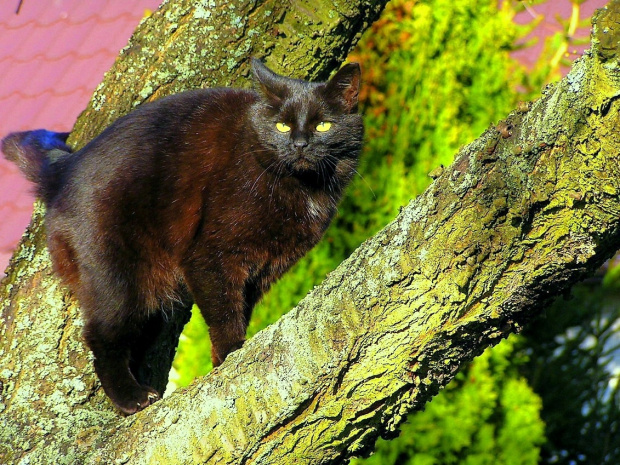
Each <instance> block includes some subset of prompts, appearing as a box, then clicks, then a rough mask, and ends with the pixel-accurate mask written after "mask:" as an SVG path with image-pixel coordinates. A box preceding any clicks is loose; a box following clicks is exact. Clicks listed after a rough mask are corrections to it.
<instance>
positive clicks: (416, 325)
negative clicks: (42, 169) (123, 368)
mask: <svg viewBox="0 0 620 465" xmlns="http://www.w3.org/2000/svg"><path fill="white" fill-rule="evenodd" d="M179 3H180V4H185V3H189V2H179ZM205 3H206V2H205ZM325 4H326V5H327V2H325ZM332 4H333V2H329V6H330V7H331V5H332ZM267 5H269V6H267ZM275 5H276V4H275V3H265V4H261V5H256V4H252V5H248V4H244V5H242V6H241V7H239V8H245V10H243V9H241V10H238V13H237V15H233V16H231V17H230V20H229V21H228V22H224V23H223V24H226V25H227V26H222V25H220V22H221V21H223V19H222V18H218V19H217V20H214V21H216V22H214V23H213V24H214V25H215V26H217V29H216V30H215V31H216V32H218V33H219V35H220V37H228V35H227V34H228V33H229V32H230V33H231V34H232V32H231V31H232V30H233V29H234V28H236V27H238V28H239V31H238V33H239V34H245V35H244V36H243V38H239V37H238V41H237V42H234V43H235V44H237V50H239V51H240V52H239V53H240V55H239V56H238V57H232V56H225V57H223V58H213V57H208V58H205V61H206V62H207V64H206V65H205V67H204V68H203V67H199V66H196V67H194V66H193V65H183V66H182V68H183V69H185V70H195V73H189V74H192V75H191V76H190V77H188V78H187V81H184V82H187V85H189V86H195V85H200V82H201V81H200V78H199V75H208V74H209V73H210V72H209V73H208V72H207V70H209V69H211V70H213V69H217V70H218V71H215V72H214V74H217V73H220V72H221V74H218V76H220V77H217V78H215V79H216V80H215V81H211V82H210V84H212V83H218V84H223V83H227V82H232V80H230V78H228V77H227V76H228V75H229V74H238V73H243V72H244V69H245V68H244V67H240V68H239V69H236V66H237V63H242V62H244V61H243V60H244V58H245V57H247V56H248V55H250V54H256V55H260V53H258V52H257V48H254V47H261V49H262V50H264V52H265V53H270V60H271V61H268V63H269V64H271V65H274V64H275V63H278V62H279V63H290V64H292V65H293V69H299V70H300V76H302V77H303V76H304V74H305V75H309V76H321V77H324V75H325V72H326V70H328V69H330V68H333V66H334V65H335V63H336V62H337V61H338V60H339V59H341V58H342V57H343V56H344V55H345V54H346V51H347V49H348V47H350V45H351V44H352V43H353V42H354V41H355V40H351V39H346V37H349V38H350V37H352V36H353V35H356V34H358V32H359V31H361V30H362V29H363V27H364V26H363V25H362V23H363V22H364V21H366V22H367V21H369V20H371V19H372V18H374V17H375V16H376V14H377V13H378V11H379V10H380V8H381V5H378V4H377V5H375V4H373V5H370V4H364V5H363V6H362V7H361V10H362V11H363V12H362V13H358V14H357V16H355V15H354V14H353V12H352V11H344V9H343V8H340V7H338V6H336V7H334V9H333V11H334V12H337V13H334V14H337V15H339V16H338V18H340V19H338V20H335V19H333V16H332V14H329V13H325V14H319V13H309V12H311V11H314V8H317V9H318V8H319V5H318V3H316V2H314V3H313V5H315V6H312V7H310V6H307V5H306V6H305V7H303V8H302V7H301V6H299V5H302V4H301V3H295V5H296V6H297V7H299V10H298V12H297V13H294V12H288V13H287V12H285V10H284V7H282V8H280V9H278V8H277V7H276V6H275ZM166 7H167V8H168V10H169V13H164V12H162V13H159V14H158V15H157V16H156V17H155V18H153V20H152V21H153V23H150V22H148V21H147V22H145V23H143V24H142V25H141V31H142V33H144V32H148V31H155V30H157V31H165V34H166V36H165V38H164V39H163V40H161V43H162V44H168V46H170V51H163V50H162V51H155V50H156V47H155V46H151V45H147V44H146V42H141V41H140V40H138V39H136V38H134V39H133V40H132V44H133V45H131V44H130V47H129V48H128V49H127V50H126V52H125V55H124V56H122V57H121V61H119V62H118V63H117V64H116V65H115V68H114V69H117V70H124V71H123V72H129V74H132V72H134V71H135V69H138V68H133V69H134V71H132V66H137V65H129V64H123V61H122V60H123V59H124V58H127V56H128V55H129V57H128V58H127V59H133V58H134V57H133V55H132V54H134V53H135V54H140V53H144V54H145V55H146V56H152V57H153V58H154V60H155V61H154V62H153V63H152V64H149V65H146V66H147V67H148V68H147V69H149V70H152V73H151V72H150V71H149V73H150V75H151V76H152V80H151V79H150V78H144V79H136V80H135V82H136V84H135V86H134V87H131V86H132V84H131V83H128V84H122V88H123V89H130V90H127V93H126V95H127V98H126V100H127V102H128V103H126V104H122V103H121V102H122V101H124V100H125V97H124V95H125V93H121V91H120V90H118V89H119V88H121V87H120V86H118V85H117V86H114V85H113V84H109V85H106V87H104V88H102V89H100V90H99V92H98V93H97V94H96V96H95V98H94V99H93V102H95V103H91V106H90V107H89V110H87V112H86V113H85V114H84V115H82V117H81V119H80V121H81V122H78V126H76V127H77V128H78V130H77V135H75V136H74V141H75V142H76V143H77V144H78V145H79V144H81V143H83V142H84V141H85V139H87V138H88V137H90V136H92V135H93V134H95V133H97V132H99V130H101V128H103V127H104V126H105V125H106V124H107V123H108V122H109V121H110V120H111V119H110V118H112V119H113V118H114V116H117V115H119V114H120V113H124V112H126V111H128V110H129V109H130V108H131V107H132V105H133V104H134V103H133V102H136V101H140V99H139V98H138V99H137V100H136V97H135V96H136V95H139V94H140V90H143V91H144V92H143V93H144V95H145V96H147V95H148V94H152V93H153V91H154V90H155V89H158V90H157V92H156V94H157V95H160V92H161V95H163V93H165V92H168V91H170V92H173V91H177V90H181V88H183V87H184V86H185V85H186V84H179V85H180V87H176V86H177V79H169V78H167V77H165V76H164V75H165V74H166V73H164V72H162V74H159V73H158V71H157V70H158V68H159V67H160V66H164V65H162V63H164V62H165V61H166V60H164V58H165V56H167V55H168V54H172V56H173V57H177V60H176V61H177V62H178V63H182V62H183V60H185V58H183V59H181V58H179V57H186V56H187V55H188V52H187V51H185V52H183V53H181V52H180V51H176V52H175V46H182V44H183V43H185V42H187V43H188V44H189V48H190V49H191V50H192V51H191V53H189V55H198V56H200V55H201V53H202V50H212V48H209V49H206V48H201V47H197V46H196V45H195V43H196V40H194V41H193V42H192V41H188V39H186V38H184V37H183V36H182V34H190V35H189V36H188V37H190V36H194V37H195V34H194V33H193V32H190V31H191V30H192V29H193V28H194V27H195V25H194V26H190V24H194V22H195V21H199V23H200V21H202V19H196V18H205V19H206V21H209V20H210V19H211V18H213V17H214V15H215V12H213V13H211V14H209V13H210V10H207V9H201V8H199V7H196V8H189V7H186V8H185V9H184V7H180V10H179V11H182V12H183V14H182V13H175V11H176V6H175V5H172V4H171V3H170V2H169V3H168V4H167V5H166ZM266 8H269V11H271V13H270V14H267V13H266V12H267V11H268V10H267V9H266ZM306 8H307V9H308V11H309V12H308V11H306V10H305V9H306ZM347 8H349V9H350V8H351V7H347ZM278 11H279V13H278ZM320 11H324V10H320ZM325 11H327V10H325ZM241 12H243V13H241ZM302 12H303V13H302ZM218 14H220V13H218ZM221 14H223V13H221ZM306 14H310V18H311V19H310V20H307V19H304V20H297V19H296V18H306V16H304V15H306ZM297 15H299V16H297ZM272 16H274V18H275V19H274V21H275V22H274V24H277V26H275V25H271V26H264V21H266V20H270V19H269V18H272ZM190 17H192V18H193V19H192V20H191V21H189V18H190ZM361 18H365V19H361ZM186 20H187V21H189V22H185V21H186ZM249 21H254V22H253V23H252V24H253V26H252V27H250V26H249ZM306 21H307V22H306ZM239 22H242V23H243V24H241V25H238V23H239ZM308 23H310V26H308ZM319 23H320V26H319ZM596 23H597V24H596V27H595V32H594V36H593V49H592V52H590V53H588V54H586V56H585V57H584V58H582V59H581V60H580V61H579V62H577V63H576V65H575V66H574V68H573V70H572V71H571V73H570V74H569V75H568V76H567V77H566V78H565V79H564V80H563V81H562V82H561V83H559V84H557V85H556V86H554V87H549V88H547V89H546V90H545V92H544V95H543V97H542V98H541V99H540V100H538V101H537V102H535V103H534V104H532V105H531V106H530V105H523V108H520V109H518V110H516V111H515V112H513V113H512V114H511V115H509V116H508V118H507V119H506V120H505V121H503V122H500V124H498V126H497V127H492V128H489V130H487V131H486V132H485V133H484V134H483V135H482V136H481V137H480V138H479V139H478V140H476V141H474V142H473V143H472V144H470V145H468V146H467V147H465V148H463V149H462V151H461V152H460V153H459V154H458V156H457V158H456V161H455V163H454V164H453V165H452V166H450V167H449V168H446V169H444V170H443V172H442V173H436V174H437V175H438V177H437V179H436V180H435V182H434V183H433V184H432V185H431V187H430V188H429V189H428V190H427V191H426V192H425V193H424V194H423V195H421V196H420V197H419V198H417V199H416V200H415V201H413V202H411V203H410V204H409V205H408V206H407V207H405V208H403V210H402V211H401V213H400V215H399V216H398V217H397V218H396V219H395V220H394V221H393V222H392V223H391V224H390V225H388V226H387V227H386V228H385V229H384V230H382V231H381V232H380V233H379V234H377V235H376V236H375V237H374V238H372V239H370V240H369V241H367V242H366V243H364V244H363V245H362V246H361V247H360V248H359V249H358V250H357V251H356V252H355V253H354V254H353V255H352V256H351V257H350V258H349V259H348V260H346V261H345V262H344V263H343V264H342V265H341V266H340V267H339V268H338V269H337V270H336V271H334V272H333V273H332V274H331V275H330V276H329V277H328V278H327V279H326V281H325V282H324V283H323V284H322V285H321V286H320V287H318V288H316V289H315V290H314V291H312V292H311V293H310V294H309V295H308V297H307V298H305V299H304V300H303V301H302V302H301V303H300V304H299V305H298V306H297V307H296V308H295V309H294V310H292V311H291V312H290V313H288V314H287V315H286V316H284V317H283V318H281V319H280V320H279V321H278V322H277V323H276V324H274V325H272V326H270V327H269V328H267V329H266V330H264V331H262V332H260V333H259V334H257V335H256V336H255V337H254V338H253V339H251V340H250V341H248V342H247V343H246V345H245V346H244V347H243V348H242V349H241V350H239V351H238V352H235V353H233V354H232V355H231V356H230V357H229V358H228V359H227V360H226V362H225V363H224V364H223V365H222V366H220V367H219V368H217V369H215V370H214V371H213V372H212V373H210V374H209V375H208V376H206V377H204V378H202V379H200V380H197V381H196V382H195V383H194V384H193V385H192V386H190V387H189V388H187V389H185V390H182V391H179V392H175V393H173V394H172V395H171V396H170V397H168V398H167V399H164V400H162V401H160V402H158V403H156V404H155V405H154V406H152V407H149V408H148V409H146V410H145V411H143V412H140V413H138V414H136V415H134V416H132V417H128V418H121V417H119V416H118V415H117V414H116V413H115V412H113V411H112V409H111V408H110V406H109V404H108V402H107V400H106V399H105V397H104V396H103V395H102V393H101V391H100V389H99V386H98V382H97V379H96V377H95V376H94V374H93V371H92V366H91V363H90V360H89V357H90V355H89V354H88V352H87V351H86V350H85V349H84V346H83V344H82V342H81V339H80V329H81V328H80V326H81V324H80V320H79V317H78V309H77V306H76V303H75V301H74V300H73V299H71V298H70V297H69V296H68V295H67V294H66V293H65V292H64V291H63V290H62V289H61V288H60V287H59V285H58V281H57V280H56V279H55V278H54V277H53V276H51V274H50V271H49V260H48V258H47V254H46V252H45V247H44V244H43V242H44V239H43V236H42V232H41V231H40V229H41V227H40V219H41V211H40V209H38V210H37V212H36V213H35V219H34V222H33V227H32V228H31V229H30V230H29V232H28V234H27V235H26V236H25V238H24V241H23V243H22V245H21V247H20V249H19V251H18V252H17V253H16V255H15V257H14V261H13V265H12V267H11V269H10V274H9V278H8V280H7V281H5V282H4V287H3V289H2V291H1V294H0V295H2V296H4V298H3V301H2V323H1V326H0V341H1V342H0V344H2V345H0V382H1V383H2V386H1V387H0V393H1V395H2V398H1V403H0V412H1V413H0V415H1V417H0V457H2V460H1V461H2V463H4V462H7V463H13V462H18V461H19V460H20V459H23V460H28V463H132V464H133V463H153V464H156V463H206V462H208V463H250V462H252V463H311V464H315V463H335V462H338V461H340V460H341V459H343V458H345V457H348V456H350V455H352V454H357V453H360V452H362V451H363V450H366V449H367V448H369V447H372V444H373V441H374V438H375V437H376V436H378V435H379V434H382V435H390V434H392V433H393V432H394V431H395V430H396V429H397V427H398V424H399V423H400V421H401V420H402V419H403V418H404V415H405V414H406V413H407V412H409V411H410V410H412V409H417V408H420V407H422V406H423V405H424V403H425V402H427V401H428V400H429V399H430V398H431V397H432V396H433V395H434V394H435V393H436V392H437V391H438V390H439V389H440V388H441V387H442V386H444V385H445V384H446V383H447V382H448V381H449V380H450V379H451V378H452V377H453V376H454V374H455V372H456V371H457V370H458V369H459V367H460V366H462V364H463V363H465V362H466V361H468V360H470V359H471V358H472V357H474V356H476V355H477V354H479V353H481V352H482V351H483V350H484V349H485V348H486V347H488V346H489V345H492V344H495V343H496V342H498V341H499V340H500V339H501V338H502V337H505V336H506V335H507V334H509V333H510V332H514V331H518V330H519V328H520V326H521V325H522V324H523V323H524V322H525V321H526V320H527V319H528V318H529V317H530V316H531V315H532V314H533V313H535V312H537V311H539V310H540V309H542V308H544V306H545V305H546V304H547V303H548V302H549V299H550V298H551V297H552V296H554V295H556V294H558V293H561V292H564V291H566V290H567V289H568V288H569V287H570V285H571V284H572V283H574V282H576V281H577V280H579V279H581V278H583V277H585V276H586V275H587V274H589V273H590V272H592V271H593V270H595V269H596V268H597V267H598V266H599V265H600V264H601V263H602V262H603V261H604V260H605V259H606V258H607V257H609V256H610V255H611V254H612V253H613V252H614V251H615V250H616V249H618V248H620V164H619V162H620V133H619V131H618V127H619V126H620V102H618V99H617V97H618V96H619V95H620V65H619V61H618V60H619V59H620V53H619V50H618V49H619V48H620V45H619V43H620V25H619V24H620V0H614V1H612V2H610V4H609V6H608V9H607V10H602V13H601V14H599V15H598V17H597V18H596ZM171 24H174V27H173V26H171ZM200 24H203V26H200V27H201V28H202V30H209V29H205V26H204V24H207V23H200ZM261 25H263V26H261ZM259 26H260V27H266V28H267V29H263V31H266V30H269V31H274V32H273V34H272V35H271V36H269V37H273V36H278V35H279V34H281V35H282V36H281V37H280V38H278V39H277V40H276V39H275V38H274V40H273V41H272V42H271V43H272V44H273V45H271V46H270V45H269V44H264V40H266V39H265V37H267V36H268V34H264V33H259V35H256V34H253V33H251V32H250V31H252V30H254V29H253V27H259ZM276 27H277V28H278V29H277V30H276V29H275V28H276ZM317 30H319V31H321V32H320V33H317V40H320V39H322V38H324V37H328V36H330V34H336V36H339V35H340V34H342V35H343V37H344V38H342V40H341V41H340V42H339V43H338V42H337V41H336V40H335V39H334V38H332V39H330V40H328V41H327V42H325V45H321V47H320V48H319V47H317V48H316V49H314V48H313V49H312V51H310V50H309V49H308V48H305V47H310V48H312V47H315V45H316V44H317V43H318V42H315V41H309V40H305V38H313V36H312V34H311V32H310V31H317ZM224 31H226V33H225V32H224ZM295 35H298V36H299V37H303V38H304V39H303V40H300V41H299V42H297V43H295V42H294V40H293V37H294V36H295ZM256 37H259V39H256ZM245 39H247V40H248V41H249V43H250V45H248V46H247V49H243V48H239V47H241V44H245V43H246V42H245ZM200 40H201V41H202V39H200ZM220 40H224V39H220ZM270 40H271V39H270ZM254 41H256V42H254ZM192 44H194V45H192ZM339 44H340V45H339ZM322 47H327V48H322ZM220 48H221V47H220ZM298 52H299V54H298ZM314 52H316V53H314ZM205 53H208V52H205ZM136 56H137V55H136ZM293 57H297V58H293ZM229 58H230V62H228V61H227V60H228V59H229ZM274 58H275V59H274ZM187 59H188V60H190V59H192V58H191V57H189V56H187ZM198 61H200V60H198ZM326 61H327V62H328V65H326V66H325V67H320V69H319V66H318V65H317V64H318V63H324V62H326ZM136 63H141V60H140V59H137V61H136ZM214 63H224V64H225V63H230V65H231V68H230V69H227V68H224V69H223V70H222V69H221V68H220V67H219V66H213V64H214ZM274 67H276V66H274ZM276 68H277V67H276ZM114 69H113V70H112V71H111V72H110V73H109V74H108V76H107V77H106V79H107V80H110V81H111V82H112V81H114V80H115V79H116V77H115V76H116V75H115V73H116V71H114ZM139 69H142V68H139ZM180 71H181V70H180V69H178V70H177V71H176V73H180ZM280 71H282V70H281V69H280ZM119 72H121V71H119ZM174 72H175V71H173V73H174ZM162 76H164V77H162ZM158 79H159V80H158ZM179 79H180V78H179ZM184 79H185V78H184ZM194 79H195V80H194ZM144 82H151V84H148V85H146V86H145V87H140V86H141V85H142V86H144ZM179 82H180V81H179ZM106 89H109V90H106ZM113 89H117V90H113ZM145 89H147V90H145ZM96 102H99V103H96ZM108 102H109V105H110V107H109V108H110V110H109V111H106V112H105V113H106V115H107V114H109V113H110V112H111V111H112V110H113V109H114V108H117V104H118V106H119V108H120V110H118V113H116V115H114V114H113V115H112V116H101V117H100V113H99V112H102V111H104V107H103V106H100V105H101V104H102V103H103V105H104V106H105V105H106V104H108ZM123 105H125V107H123ZM123 108H124V109H123ZM91 120H92V121H94V123H92V125H91V124H90V123H88V126H87V123H84V121H91ZM86 128H88V130H87V129H86ZM91 128H92V129H91ZM86 133H88V137H87V136H86ZM179 313H180V314H182V312H179ZM166 342H167V344H168V348H167V349H165V351H166V352H170V346H172V345H174V343H175V341H174V337H170V338H169V339H168V340H167V341H166ZM164 358H165V359H166V363H163V362H160V364H159V365H158V366H159V370H158V373H159V375H160V377H161V375H162V373H164V372H165V368H166V366H167V364H168V363H169V362H168V359H169V357H164ZM162 379H164V378H163V377H162Z"/></svg>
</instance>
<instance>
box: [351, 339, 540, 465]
mask: <svg viewBox="0 0 620 465" xmlns="http://www.w3.org/2000/svg"><path fill="white" fill-rule="evenodd" d="M518 344H519V337H518V336H511V337H510V338H509V339H507V340H506V341H504V342H502V344H500V345H498V346H497V347H495V348H494V349H493V350H487V351H486V352H485V353H484V354H483V355H482V356H480V357H478V358H476V359H475V360H474V361H473V362H472V363H471V364H470V365H469V367H468V368H467V370H465V371H461V372H460V373H458V374H457V376H456V378H455V379H454V380H453V381H452V382H451V383H450V384H449V385H448V387H447V388H446V389H445V390H444V391H443V392H442V393H440V394H439V395H438V396H436V397H435V398H434V399H433V400H432V401H431V402H430V403H429V404H427V406H426V410H425V411H424V412H420V413H416V414H414V415H411V416H410V417H409V419H408V421H407V423H405V424H404V425H403V426H402V428H401V434H400V436H399V438H398V439H397V440H395V441H391V442H387V441H383V440H379V441H378V442H377V447H376V449H375V453H374V455H373V456H371V457H370V458H368V459H365V460H355V461H353V463H356V464H362V463H364V464H367V465H374V464H377V465H379V464H380V465H392V464H394V465H397V464H398V465H427V464H428V465H432V464H445V465H449V464H471V465H487V464H488V465H496V464H510V465H525V464H536V463H538V462H537V460H538V451H539V447H538V446H539V445H540V444H541V443H542V441H543V431H544V424H543V422H542V421H541V420H540V418H539V416H538V412H539V410H540V408H541V405H540V399H539V398H538V397H537V396H536V395H535V394H534V393H533V392H532V389H531V388H530V387H529V386H528V385H527V382H526V381H525V380H524V379H523V378H521V377H520V376H519V375H518V372H517V367H518V365H519V364H520V363H523V362H525V360H524V359H519V358H518V352H517V351H516V350H515V347H516V346H517V345H518ZM515 358H517V360H515Z"/></svg>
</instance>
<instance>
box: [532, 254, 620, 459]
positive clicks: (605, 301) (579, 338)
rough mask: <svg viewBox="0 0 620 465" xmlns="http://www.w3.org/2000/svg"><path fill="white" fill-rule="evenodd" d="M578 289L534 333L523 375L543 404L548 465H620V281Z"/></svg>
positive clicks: (613, 275) (612, 273)
mask: <svg viewBox="0 0 620 465" xmlns="http://www.w3.org/2000/svg"><path fill="white" fill-rule="evenodd" d="M618 277H619V274H618V266H616V267H615V269H614V268H611V269H610V270H609V271H608V272H607V274H606V276H605V277H604V280H603V281H602V283H601V282H599V281H598V280H597V279H596V278H594V279H591V280H590V281H589V282H586V283H584V284H580V285H578V286H575V287H574V288H573V290H572V293H571V300H569V301H568V302H567V301H565V299H564V298H560V299H559V300H558V301H557V302H555V303H554V305H552V306H551V307H550V308H549V309H547V310H546V312H545V315H544V316H543V317H541V318H539V319H538V320H537V321H535V322H534V324H532V325H530V326H529V327H528V328H527V329H526V331H525V332H524V335H525V336H526V338H527V339H526V340H524V345H523V351H525V352H526V353H527V354H528V357H529V361H528V363H527V364H526V365H525V366H524V369H523V370H522V372H523V374H524V375H526V376H527V378H528V381H529V383H530V385H531V386H532V387H533V389H534V390H535V391H536V392H537V393H538V394H539V395H540V396H541V397H542V399H543V410H542V418H543V420H544V421H545V422H546V423H547V443H546V444H545V445H544V446H543V449H542V454H541V456H542V460H543V462H544V463H556V464H566V465H569V464H571V465H575V464H593V463H596V464H610V465H611V464H617V463H620V279H618Z"/></svg>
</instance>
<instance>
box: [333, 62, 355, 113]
mask: <svg viewBox="0 0 620 465" xmlns="http://www.w3.org/2000/svg"><path fill="white" fill-rule="evenodd" d="M361 75H362V72H361V70H360V65H359V64H358V63H349V64H346V65H344V66H343V67H342V68H340V70H339V71H338V72H337V73H336V74H334V77H332V78H331V79H330V80H329V81H328V82H327V84H326V86H325V91H326V93H327V97H328V98H330V99H333V100H336V101H337V102H338V103H340V105H341V106H342V107H343V108H344V110H345V111H346V112H347V113H355V112H357V101H358V96H359V91H360V81H361Z"/></svg>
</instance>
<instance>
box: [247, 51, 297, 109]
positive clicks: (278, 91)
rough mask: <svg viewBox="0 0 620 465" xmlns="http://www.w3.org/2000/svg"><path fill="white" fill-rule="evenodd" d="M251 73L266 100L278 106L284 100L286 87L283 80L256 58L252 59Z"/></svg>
mask: <svg viewBox="0 0 620 465" xmlns="http://www.w3.org/2000/svg"><path fill="white" fill-rule="evenodd" d="M252 72H253V73H254V79H255V80H256V82H257V83H258V86H259V88H260V90H261V92H262V93H263V95H264V96H265V97H266V98H267V100H269V101H270V102H271V103H274V104H279V103H281V102H282V100H284V99H285V98H286V93H287V91H288V87H287V86H286V82H285V78H283V77H282V76H280V75H278V74H276V73H274V72H273V71H271V70H270V69H269V68H267V67H266V66H265V65H264V64H263V63H262V62H261V61H260V60H259V59H257V58H252Z"/></svg>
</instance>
